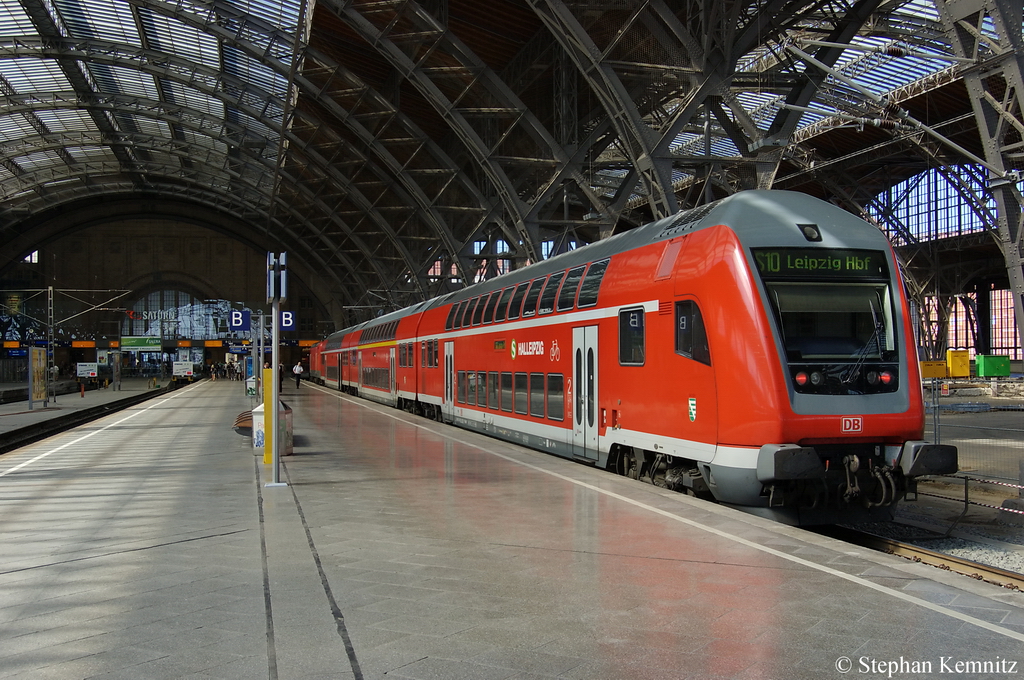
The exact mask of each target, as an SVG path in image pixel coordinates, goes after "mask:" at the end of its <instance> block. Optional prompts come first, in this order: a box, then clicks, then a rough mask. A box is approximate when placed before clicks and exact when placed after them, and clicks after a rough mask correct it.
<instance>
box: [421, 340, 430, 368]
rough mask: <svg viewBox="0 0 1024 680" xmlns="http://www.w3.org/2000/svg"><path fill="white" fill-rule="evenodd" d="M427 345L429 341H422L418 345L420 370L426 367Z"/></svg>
mask: <svg viewBox="0 0 1024 680" xmlns="http://www.w3.org/2000/svg"><path fill="white" fill-rule="evenodd" d="M427 344H429V341H426V340H425V341H423V342H421V343H420V368H426V367H427Z"/></svg>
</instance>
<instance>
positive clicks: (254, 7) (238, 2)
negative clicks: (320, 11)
mask: <svg viewBox="0 0 1024 680" xmlns="http://www.w3.org/2000/svg"><path fill="white" fill-rule="evenodd" d="M229 4H231V5H234V6H235V7H238V8H240V9H241V10H242V11H243V12H245V13H246V14H248V15H251V16H254V17H257V18H259V19H263V20H264V21H267V22H270V23H272V24H274V25H275V26H279V27H281V28H284V29H285V30H289V31H294V30H295V26H296V25H297V24H298V22H299V6H300V5H299V2H297V1H296V0H229Z"/></svg>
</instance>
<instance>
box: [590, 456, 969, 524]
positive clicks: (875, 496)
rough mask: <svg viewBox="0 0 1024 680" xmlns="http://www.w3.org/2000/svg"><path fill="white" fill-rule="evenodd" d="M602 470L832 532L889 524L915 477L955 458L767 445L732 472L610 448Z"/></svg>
mask: <svg viewBox="0 0 1024 680" xmlns="http://www.w3.org/2000/svg"><path fill="white" fill-rule="evenodd" d="M607 469H608V470H610V471H612V472H615V473H617V474H619V475H622V476H625V477H630V478H631V479H636V480H640V481H644V482H648V483H650V484H653V485H655V486H659V487H662V488H667V489H670V490H673V491H679V492H682V493H686V494H687V495H690V496H695V497H697V498H701V499H704V500H710V501H716V502H721V503H723V504H727V505H730V506H733V507H736V508H738V509H741V510H744V511H746V512H752V513H754V514H758V515H762V516H766V517H770V518H772V519H776V520H779V521H783V522H786V523H792V524H830V523H835V522H837V521H864V520H870V519H880V518H889V517H891V516H892V512H893V509H894V508H895V506H896V504H897V503H899V501H901V500H903V499H904V497H905V496H906V495H907V492H908V491H909V492H914V491H915V490H916V481H917V478H918V477H919V476H922V475H939V474H952V473H954V472H956V471H957V457H956V448H955V447H952V446H944V445H935V444H928V443H926V442H907V443H906V444H905V445H903V446H902V447H891V446H890V447H886V446H884V445H872V444H857V445H824V446H817V447H804V446H796V445H784V446H771V445H769V446H765V447H762V450H761V451H760V452H759V455H758V465H757V469H756V470H755V469H749V470H738V469H736V468H724V467H721V466H715V465H713V464H707V463H701V462H698V461H693V460H686V459H683V458H679V457H673V456H669V455H666V454H661V453H656V452H653V451H647V450H643V449H634V448H631V447H628V446H616V447H614V449H613V450H612V452H611V454H610V455H609V458H608V465H607ZM716 476H717V477H718V478H719V480H717V481H716ZM725 476H728V479H727V480H725V481H727V483H721V482H722V481H723V480H722V478H723V477H725Z"/></svg>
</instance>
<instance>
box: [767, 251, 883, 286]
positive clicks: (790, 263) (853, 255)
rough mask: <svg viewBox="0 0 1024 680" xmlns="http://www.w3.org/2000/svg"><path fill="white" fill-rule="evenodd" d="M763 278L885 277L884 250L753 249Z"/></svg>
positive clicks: (848, 278) (843, 278)
mask: <svg viewBox="0 0 1024 680" xmlns="http://www.w3.org/2000/svg"><path fill="white" fill-rule="evenodd" d="M751 253H752V254H753V255H754V262H755V264H756V265H757V271H758V273H759V274H760V275H761V277H762V278H765V279H815V280H817V281H821V280H828V279H841V280H844V281H848V280H850V279H873V280H878V279H887V278H889V266H888V264H887V263H886V261H885V253H884V252H882V251H878V250H853V249H848V248H752V249H751Z"/></svg>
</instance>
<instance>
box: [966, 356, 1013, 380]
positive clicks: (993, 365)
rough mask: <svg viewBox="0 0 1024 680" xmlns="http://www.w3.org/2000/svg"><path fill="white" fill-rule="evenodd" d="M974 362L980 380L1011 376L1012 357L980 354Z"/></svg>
mask: <svg viewBox="0 0 1024 680" xmlns="http://www.w3.org/2000/svg"><path fill="white" fill-rule="evenodd" d="M974 360H975V362H976V364H977V372H978V377H979V378H1002V377H1007V376H1009V375H1010V357H1003V356H999V355H997V354H979V355H978V356H976V357H975V358H974Z"/></svg>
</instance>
